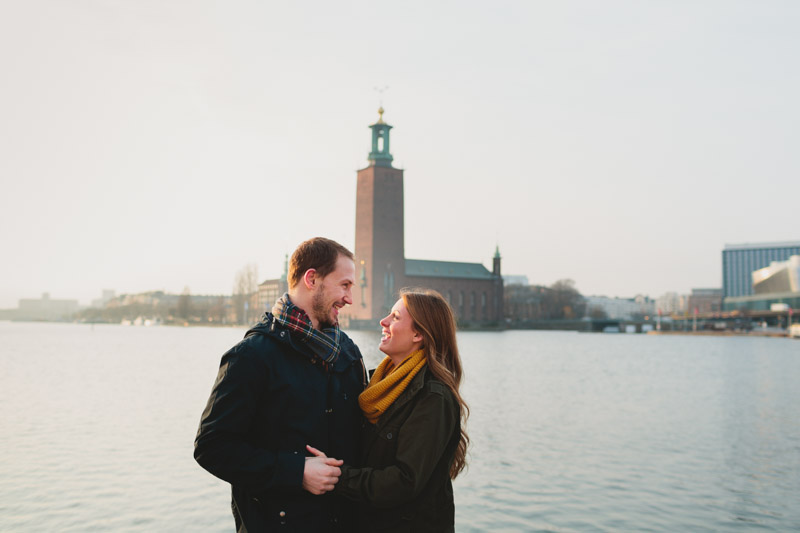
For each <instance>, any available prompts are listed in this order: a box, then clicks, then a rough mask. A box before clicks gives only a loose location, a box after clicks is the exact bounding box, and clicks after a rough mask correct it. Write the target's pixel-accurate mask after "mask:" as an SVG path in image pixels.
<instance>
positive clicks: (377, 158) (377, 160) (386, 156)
mask: <svg viewBox="0 0 800 533" xmlns="http://www.w3.org/2000/svg"><path fill="white" fill-rule="evenodd" d="M383 113H384V110H383V106H381V107H380V108H379V109H378V121H377V122H376V123H375V124H372V125H371V126H370V129H372V151H371V152H370V153H369V155H368V156H367V160H368V161H369V162H370V163H371V164H372V165H373V166H376V167H390V168H391V166H392V159H394V158H393V157H392V154H391V153H390V152H389V130H390V129H392V126H390V125H389V124H387V123H386V122H384V121H383Z"/></svg>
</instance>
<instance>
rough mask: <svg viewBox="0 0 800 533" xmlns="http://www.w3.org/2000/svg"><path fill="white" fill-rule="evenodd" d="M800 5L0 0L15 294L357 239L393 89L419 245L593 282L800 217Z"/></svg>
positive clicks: (410, 229) (193, 273)
mask: <svg viewBox="0 0 800 533" xmlns="http://www.w3.org/2000/svg"><path fill="white" fill-rule="evenodd" d="M798 28H800V4H798V3H797V2H794V1H768V2H764V1H755V0H754V1H750V2H737V1H727V0H726V1H700V2H697V1H671V2H664V1H638V0H637V1H633V0H631V1H618V2H614V1H604V2H596V1H593V0H591V1H590V0H587V1H580V2H579V1H559V2H553V1H517V2H504V1H493V2H467V1H458V2H455V1H452V2H429V1H425V2H418V1H405V2H375V1H369V2H367V1H364V2H343V1H339V2H330V1H324V2H322V1H321V2H270V1H264V0H258V1H238V0H236V1H225V2H222V1H219V2H208V1H198V0H191V1H189V0H176V1H169V0H157V1H143V0H136V1H133V0H131V1H110V0H109V1H99V0H98V1H87V0H84V1H81V0H73V1H70V2H61V1H39V0H33V1H31V0H26V1H25V2H18V1H3V2H0V146H1V147H2V152H1V154H2V155H0V180H2V182H0V191H2V192H0V251H1V253H2V261H0V307H16V304H17V300H18V299H19V298H37V297H39V296H40V294H41V293H42V292H49V293H50V294H51V297H52V298H74V299H78V300H80V301H81V303H88V302H89V300H90V299H92V298H97V297H99V296H100V292H101V290H102V289H104V288H109V289H114V290H116V291H117V292H118V293H123V292H139V291H145V290H156V289H163V290H167V291H171V292H180V291H182V290H183V288H184V287H185V286H188V287H189V288H190V290H191V292H192V293H195V294H200V293H214V294H219V293H229V292H230V291H231V289H232V286H233V281H234V277H235V274H236V272H237V271H238V270H239V269H241V268H242V267H243V266H244V265H246V264H248V263H257V264H258V266H259V273H260V277H261V278H263V279H266V278H270V277H276V276H277V275H279V274H280V272H281V270H282V265H283V256H284V254H285V253H287V252H291V250H292V249H293V248H294V246H295V245H296V244H297V243H299V242H300V241H302V240H304V239H306V238H308V237H311V236H314V235H326V236H329V237H331V238H334V239H337V240H339V241H341V242H342V243H343V244H345V245H347V246H349V247H352V245H353V240H354V229H355V228H354V225H355V214H354V207H355V183H356V182H355V171H356V170H357V169H358V168H362V167H364V166H366V163H367V162H366V155H367V152H368V151H369V148H370V137H369V130H368V129H367V126H368V125H369V124H371V123H373V122H374V121H375V120H376V118H377V113H376V109H377V107H378V103H379V96H378V94H377V93H376V92H375V91H374V87H376V86H381V87H382V86H389V87H390V88H389V90H388V91H387V92H386V93H385V95H384V96H383V103H384V107H385V108H386V114H385V119H386V121H387V122H389V123H390V124H392V125H393V126H394V127H395V128H394V129H393V130H392V139H391V147H392V153H393V154H394V157H395V164H396V166H400V167H402V168H405V170H406V173H405V195H406V196H405V202H406V203H405V205H406V242H405V247H406V256H407V257H410V258H415V259H439V260H455V261H470V262H483V263H484V264H485V265H487V266H489V267H490V266H491V256H492V254H493V252H494V247H495V244H496V243H499V245H500V250H501V253H502V255H503V270H504V273H508V274H524V275H526V276H528V278H529V280H530V281H531V282H532V283H537V284H551V283H553V282H554V281H556V280H558V279H560V278H572V279H573V280H575V282H576V286H577V288H578V289H579V290H580V291H581V292H582V293H584V294H587V295H589V294H596V295H600V294H604V295H608V296H626V297H628V296H633V295H634V294H637V293H642V294H648V295H650V296H652V297H656V296H659V295H660V294H662V293H664V292H666V291H678V292H688V291H689V290H690V289H691V288H693V287H719V286H720V284H721V266H720V263H721V251H722V248H723V247H724V245H725V244H726V243H742V242H761V241H787V240H800V228H798V211H800V210H799V209H798V199H799V198H800V179H798V178H799V177H800V149H799V148H798V147H800V127H799V125H800V103H798V94H800V69H798V60H797V58H798V57H799V56H800V32H798V31H797V29H798Z"/></svg>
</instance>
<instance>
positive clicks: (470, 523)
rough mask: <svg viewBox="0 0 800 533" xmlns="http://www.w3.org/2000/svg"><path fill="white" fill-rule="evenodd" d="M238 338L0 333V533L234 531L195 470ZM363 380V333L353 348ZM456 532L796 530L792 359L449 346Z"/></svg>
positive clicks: (786, 343) (575, 338)
mask: <svg viewBox="0 0 800 533" xmlns="http://www.w3.org/2000/svg"><path fill="white" fill-rule="evenodd" d="M242 334H243V330H242V329H233V328H227V329H226V328H171V327H156V328H137V327H123V326H109V325H95V326H89V325H74V324H31V323H8V322H0V365H2V372H0V413H2V415H1V416H0V531H81V532H83V531H220V532H221V531H231V530H232V529H233V520H232V518H231V515H230V510H229V488H228V485H227V484H225V483H224V482H221V481H219V480H217V479H216V478H214V477H213V476H211V475H210V474H208V473H206V472H205V471H204V470H202V469H201V468H200V467H199V466H197V465H196V463H195V462H194V460H193V459H192V442H193V439H194V434H195V431H196V428H197V423H198V421H199V417H200V413H201V411H202V409H203V407H204V405H205V402H206V399H207V397H208V393H209V392H210V389H211V385H212V383H213V380H214V377H215V375H216V369H217V366H218V364H219V358H220V355H221V354H222V353H223V352H224V351H225V350H226V349H227V348H228V347H230V346H231V345H233V344H234V343H235V342H237V341H238V340H239V339H240V338H241V336H242ZM352 336H353V337H354V339H355V340H356V341H357V342H358V343H359V344H360V345H361V346H362V348H363V350H364V352H365V357H366V359H367V361H368V363H369V364H370V366H374V365H375V364H377V362H378V361H379V359H380V353H379V352H378V351H377V350H376V349H375V346H376V345H377V342H378V334H377V332H374V333H373V332H353V333H352ZM459 342H460V345H461V350H462V357H463V360H464V366H465V373H466V382H465V385H464V391H463V392H464V396H465V397H466V399H467V401H468V402H469V403H470V406H471V409H472V415H471V418H470V422H469V426H468V427H469V433H470V436H471V438H472V446H471V449H470V467H469V470H468V471H467V472H466V473H465V474H462V476H461V477H459V478H458V479H457V480H456V482H455V492H456V521H457V524H456V526H457V530H458V531H564V532H568V531H576V532H582V531H790V530H800V503H798V502H800V383H798V381H800V342H798V341H794V340H790V339H758V338H753V339H750V338H741V337H698V338H694V337H678V336H675V337H673V336H670V337H666V336H665V337H656V336H645V335H602V334H578V333H567V332H533V331H532V332H528V331H524V332H523V331H510V332H504V333H477V332H466V333H461V334H459Z"/></svg>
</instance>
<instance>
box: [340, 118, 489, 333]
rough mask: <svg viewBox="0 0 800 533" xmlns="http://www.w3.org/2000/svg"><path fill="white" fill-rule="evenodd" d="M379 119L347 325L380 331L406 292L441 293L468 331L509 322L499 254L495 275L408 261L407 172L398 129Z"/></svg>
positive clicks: (361, 175)
mask: <svg viewBox="0 0 800 533" xmlns="http://www.w3.org/2000/svg"><path fill="white" fill-rule="evenodd" d="M378 113H379V118H378V121H377V122H376V123H375V124H372V125H371V126H370V129H371V130H372V150H371V151H370V153H369V155H368V157H367V160H368V161H369V165H368V166H367V167H366V168H363V169H361V170H359V171H358V173H357V176H356V182H357V183H356V238H355V251H354V254H355V263H356V287H355V289H354V290H353V305H352V306H350V307H348V308H346V311H345V312H344V313H343V316H342V322H343V324H344V325H345V326H350V327H375V326H376V324H377V321H378V320H380V319H381V318H383V317H384V316H386V315H387V314H388V313H389V310H390V309H391V307H392V306H393V305H394V302H395V301H396V299H397V292H398V290H399V289H401V288H403V287H420V288H429V289H434V290H437V291H439V292H440V293H441V294H442V295H443V296H444V297H445V298H447V300H448V302H449V303H450V305H451V306H452V308H453V310H454V311H455V313H456V316H457V318H458V320H459V323H461V324H462V325H463V324H489V323H498V324H499V323H500V322H501V321H502V319H503V278H502V276H501V268H500V265H501V258H500V252H499V250H496V251H495V255H494V258H493V264H492V270H491V271H490V270H488V269H487V268H486V267H484V266H483V265H482V264H480V263H460V262H452V261H429V260H421V259H406V257H405V245H404V243H405V230H404V227H405V219H404V209H405V205H404V197H403V196H404V195H403V170H402V169H398V168H394V167H393V166H392V160H393V157H392V155H391V152H390V149H389V131H390V130H391V129H392V126H390V125H389V124H387V123H386V122H384V120H383V109H382V108H381V109H380V110H379V111H378Z"/></svg>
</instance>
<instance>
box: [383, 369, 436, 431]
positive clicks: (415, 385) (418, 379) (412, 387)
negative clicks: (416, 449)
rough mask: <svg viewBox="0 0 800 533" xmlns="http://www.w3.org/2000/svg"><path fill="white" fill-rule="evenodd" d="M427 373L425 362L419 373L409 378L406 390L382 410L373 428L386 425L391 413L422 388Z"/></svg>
mask: <svg viewBox="0 0 800 533" xmlns="http://www.w3.org/2000/svg"><path fill="white" fill-rule="evenodd" d="M427 375H428V365H427V364H426V365H425V366H424V367H423V368H422V370H420V371H419V373H418V374H417V375H416V376H414V379H412V380H411V383H409V384H408V387H406V390H404V391H403V392H402V393H401V394H400V396H398V397H397V399H396V400H395V401H394V402H393V403H392V405H391V406H389V408H388V409H387V410H386V412H384V413H383V414H382V415H381V417H380V418H379V419H378V423H377V424H375V429H377V430H378V431H380V430H381V429H382V428H383V426H385V425H386V422H387V421H388V420H390V419H391V418H392V414H393V413H394V412H395V411H396V410H398V409H400V407H402V406H403V405H405V404H406V403H408V402H409V400H411V399H412V398H413V397H414V396H416V395H417V393H418V392H419V391H420V390H422V387H424V386H425V381H426V379H425V378H426V376H427Z"/></svg>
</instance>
